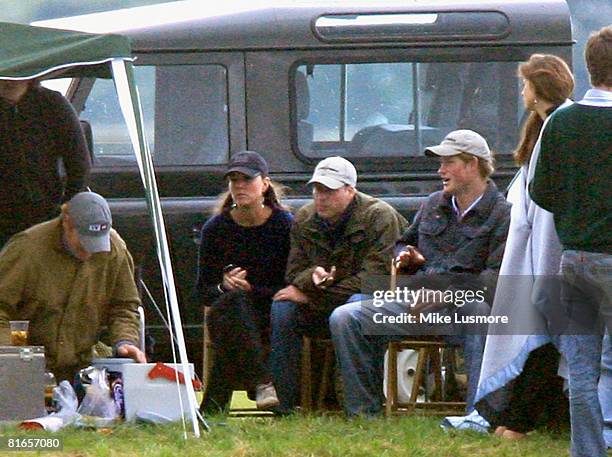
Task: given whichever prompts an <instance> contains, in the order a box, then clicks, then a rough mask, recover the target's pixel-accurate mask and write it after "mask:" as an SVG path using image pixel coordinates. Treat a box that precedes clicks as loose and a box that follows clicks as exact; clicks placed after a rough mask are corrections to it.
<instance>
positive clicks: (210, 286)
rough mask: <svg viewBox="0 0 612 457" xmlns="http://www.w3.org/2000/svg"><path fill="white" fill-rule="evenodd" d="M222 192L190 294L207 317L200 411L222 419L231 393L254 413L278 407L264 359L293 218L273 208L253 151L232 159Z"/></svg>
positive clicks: (275, 194)
mask: <svg viewBox="0 0 612 457" xmlns="http://www.w3.org/2000/svg"><path fill="white" fill-rule="evenodd" d="M225 177H226V179H227V182H228V191H227V192H225V193H224V194H222V195H221V197H220V204H219V208H218V210H217V214H216V215H214V216H213V217H212V218H211V219H210V220H209V221H208V222H207V223H206V224H205V225H204V227H203V228H202V232H201V238H200V241H201V243H200V250H199V256H198V275H197V289H198V291H199V292H200V295H201V297H202V301H203V305H204V306H209V307H210V308H211V309H210V311H209V312H208V314H207V319H206V322H207V328H208V331H209V334H210V339H211V342H212V346H213V349H214V357H213V364H212V367H211V370H210V373H209V375H208V379H206V381H207V382H206V384H207V389H206V392H205V394H204V399H203V400H202V404H201V406H200V409H201V410H202V411H203V412H207V413H212V412H222V411H224V410H226V409H227V407H228V406H229V403H230V400H231V396H232V392H233V390H234V387H236V386H238V385H240V387H241V388H244V384H245V383H246V384H247V386H246V387H247V389H248V390H249V391H252V392H254V393H255V400H256V403H257V407H258V408H259V409H271V408H274V407H275V406H277V405H278V398H277V396H276V390H275V388H274V386H273V385H272V378H271V375H270V373H269V371H268V363H267V360H266V359H265V351H264V347H265V342H266V340H267V338H268V328H269V322H270V304H271V303H272V296H273V295H274V294H275V293H276V291H278V290H279V289H281V288H282V287H284V285H285V284H284V276H285V267H286V264H287V256H288V254H289V230H290V228H291V223H292V221H293V217H292V215H291V213H289V212H288V211H287V210H285V209H284V208H283V207H282V205H281V203H280V193H279V188H278V186H276V185H275V184H274V183H272V182H271V181H270V178H269V177H268V165H267V163H266V161H265V160H264V159H263V157H261V155H259V154H258V153H257V152H254V151H241V152H239V153H237V154H234V155H233V156H232V158H231V161H230V164H229V168H228V170H227V171H226V173H225Z"/></svg>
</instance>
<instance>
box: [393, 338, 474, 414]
mask: <svg viewBox="0 0 612 457" xmlns="http://www.w3.org/2000/svg"><path fill="white" fill-rule="evenodd" d="M404 349H412V350H414V351H417V353H418V355H419V359H418V362H417V367H416V370H415V375H414V379H413V382H412V392H411V394H410V399H409V400H408V402H407V403H400V402H399V399H398V392H397V375H398V373H397V353H398V352H399V351H402V350H404ZM457 349H458V347H457V346H452V345H448V344H447V343H445V342H444V341H442V340H438V339H431V340H425V339H413V340H412V339H406V340H402V341H394V342H391V343H389V346H388V349H387V350H388V355H387V357H388V359H387V372H386V375H387V389H386V392H385V394H386V396H387V402H386V405H385V415H386V416H392V415H394V414H410V413H412V412H413V411H414V410H415V409H422V410H424V411H425V412H427V413H433V414H442V415H450V414H457V413H458V414H463V413H464V412H465V406H466V404H465V402H452V401H445V398H444V397H445V395H444V382H443V379H442V366H443V363H442V360H443V358H442V352H443V351H455V350H457ZM428 362H429V365H430V366H431V369H432V370H433V374H434V385H435V389H434V394H435V395H434V396H433V397H432V398H429V399H427V401H425V402H417V397H418V394H419V388H420V386H421V385H422V383H423V382H424V381H425V380H426V379H427V373H426V370H427V366H428ZM450 368H451V370H447V373H446V376H447V377H450V376H454V370H452V364H451V365H450ZM447 379H448V378H447Z"/></svg>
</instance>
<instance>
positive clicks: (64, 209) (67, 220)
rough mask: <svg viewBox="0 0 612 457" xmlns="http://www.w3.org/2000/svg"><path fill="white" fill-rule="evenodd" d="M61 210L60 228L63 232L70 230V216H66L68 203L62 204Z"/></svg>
mask: <svg viewBox="0 0 612 457" xmlns="http://www.w3.org/2000/svg"><path fill="white" fill-rule="evenodd" d="M60 209H61V219H62V227H64V229H65V230H68V229H70V228H72V220H71V219H70V214H68V203H64V204H62V206H61V207H60Z"/></svg>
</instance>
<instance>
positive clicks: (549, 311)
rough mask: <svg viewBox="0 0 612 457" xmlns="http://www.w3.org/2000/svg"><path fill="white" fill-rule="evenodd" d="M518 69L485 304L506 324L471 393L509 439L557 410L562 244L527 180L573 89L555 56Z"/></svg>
mask: <svg viewBox="0 0 612 457" xmlns="http://www.w3.org/2000/svg"><path fill="white" fill-rule="evenodd" d="M519 76H520V78H521V79H522V81H523V91H522V95H523V101H524V104H525V108H526V109H527V110H528V111H529V116H528V118H527V120H526V122H525V124H524V127H523V130H522V134H521V139H520V142H519V145H518V147H517V148H516V150H515V152H514V157H515V160H516V163H517V164H518V165H519V166H520V169H519V171H518V173H517V176H516V177H515V179H514V180H513V182H512V184H511V186H510V188H509V190H508V200H509V201H510V202H511V203H512V211H511V221H510V229H509V233H508V239H507V242H506V249H505V252H504V259H503V262H502V265H501V269H500V274H499V279H498V284H497V288H496V293H495V300H494V302H493V307H492V310H491V314H492V315H499V316H507V317H508V318H509V321H510V322H511V323H513V326H512V327H511V328H510V329H509V328H504V329H502V328H499V327H496V326H494V325H491V326H490V327H489V332H488V333H489V334H488V336H487V342H486V346H485V353H484V358H483V364H482V368H481V374H480V381H479V386H478V391H477V394H476V401H477V402H478V404H477V409H478V411H479V413H480V414H481V415H482V416H484V417H485V418H486V419H487V420H488V421H489V422H490V423H491V424H492V425H494V426H495V427H496V428H495V433H496V434H497V435H499V436H502V437H504V438H508V439H520V438H522V437H524V435H525V434H526V433H527V432H528V431H530V430H532V429H534V428H535V427H536V426H537V425H539V424H541V423H543V422H544V423H546V422H547V421H548V419H550V416H551V415H553V416H558V417H559V416H563V415H562V414H559V409H558V408H561V410H562V408H563V402H562V400H561V399H562V398H563V395H562V384H563V382H562V379H561V378H560V377H559V376H557V371H558V367H559V354H558V353H557V351H556V349H555V348H554V346H553V345H552V343H551V337H550V332H551V331H552V332H553V333H554V331H555V329H554V326H555V322H554V321H555V317H559V316H561V312H560V309H559V300H558V298H555V296H554V295H555V294H554V292H555V287H554V278H555V275H556V274H557V272H558V270H559V265H560V259H561V245H560V242H559V239H558V237H557V232H556V230H555V225H554V220H553V216H552V214H551V213H549V212H548V211H546V210H544V209H542V208H540V207H539V206H537V205H536V204H535V203H534V202H533V201H532V200H531V198H530V197H529V193H528V185H529V182H530V181H531V179H532V178H533V173H534V171H535V165H536V163H537V160H538V155H539V147H540V136H541V132H542V130H543V128H544V125H545V124H546V120H547V118H548V117H549V116H550V115H551V114H552V113H553V112H554V111H555V110H557V109H562V108H563V107H564V106H566V105H568V104H570V103H571V102H570V101H569V100H568V97H569V96H570V95H571V93H572V91H573V89H574V78H573V77H572V73H571V71H570V69H569V67H568V66H567V64H566V63H565V62H564V61H563V60H562V59H560V58H559V57H557V56H554V55H543V54H534V55H532V56H531V57H530V58H529V60H528V61H527V62H525V63H523V64H521V65H520V66H519ZM558 330H562V329H558Z"/></svg>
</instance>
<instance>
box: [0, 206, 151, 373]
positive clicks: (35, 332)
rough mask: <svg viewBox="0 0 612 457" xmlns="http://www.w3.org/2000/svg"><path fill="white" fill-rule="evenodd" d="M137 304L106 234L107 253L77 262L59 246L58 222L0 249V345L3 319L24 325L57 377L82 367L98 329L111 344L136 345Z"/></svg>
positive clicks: (115, 245)
mask: <svg viewBox="0 0 612 457" xmlns="http://www.w3.org/2000/svg"><path fill="white" fill-rule="evenodd" d="M139 303H140V299H139V297H138V290H137V288H136V284H135V283H134V265H133V261H132V257H131V256H130V253H129V252H128V250H127V248H126V246H125V243H124V241H123V240H122V239H121V237H120V236H119V235H118V234H117V232H115V231H114V230H113V231H111V251H110V252H108V253H105V252H104V253H98V254H94V255H93V256H92V257H91V258H90V259H89V260H87V261H85V262H81V261H79V260H77V259H76V258H75V257H73V256H72V255H70V254H69V253H68V252H67V251H66V250H65V249H64V247H63V245H62V243H61V225H60V220H59V218H56V219H53V220H51V221H48V222H44V223H42V224H38V225H35V226H33V227H31V228H29V229H28V230H25V231H23V232H20V233H18V234H17V235H15V236H14V237H13V238H11V240H10V241H9V242H8V243H7V244H6V245H5V247H4V249H3V250H2V251H1V252H0V344H7V343H8V341H9V332H8V321H9V320H11V319H18V320H29V321H30V328H29V344H31V345H41V346H45V353H46V358H47V368H48V369H50V370H51V371H53V372H54V373H55V375H56V376H59V378H58V379H60V378H61V379H67V378H69V377H70V376H71V373H72V372H74V371H75V370H76V369H78V368H82V367H84V366H87V364H89V362H90V360H91V348H92V346H93V345H94V344H96V342H97V341H98V336H99V333H100V331H101V330H102V328H103V327H106V326H108V330H109V333H110V338H111V342H112V343H113V344H115V343H117V342H118V341H120V340H129V341H132V342H137V341H138V329H139V319H138V315H137V307H138V305H139Z"/></svg>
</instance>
